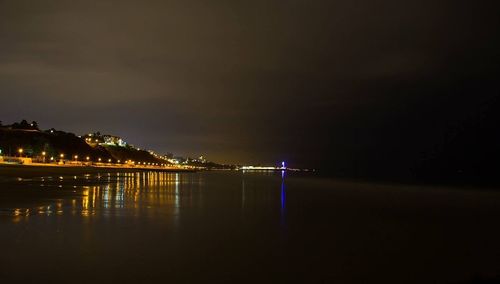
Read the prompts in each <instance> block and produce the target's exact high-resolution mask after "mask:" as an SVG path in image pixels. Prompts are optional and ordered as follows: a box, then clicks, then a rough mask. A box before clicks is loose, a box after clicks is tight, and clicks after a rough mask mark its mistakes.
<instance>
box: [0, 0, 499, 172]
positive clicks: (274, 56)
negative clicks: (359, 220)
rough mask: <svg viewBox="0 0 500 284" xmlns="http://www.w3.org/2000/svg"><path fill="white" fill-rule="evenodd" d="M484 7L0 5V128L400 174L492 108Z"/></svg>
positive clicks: (491, 48)
mask: <svg viewBox="0 0 500 284" xmlns="http://www.w3.org/2000/svg"><path fill="white" fill-rule="evenodd" d="M494 4H495V2H494V1H480V2H477V3H471V2H470V1H469V2H465V1H412V2H408V1H392V0H386V1H95V2H92V1H1V2H0V94H2V105H3V106H6V105H8V107H7V108H5V107H4V109H3V110H2V117H1V118H2V120H4V121H7V122H8V121H13V120H19V119H22V118H27V119H37V120H39V122H40V124H41V125H42V126H43V127H46V128H48V127H52V126H54V127H57V128H62V129H68V130H72V131H74V132H77V133H83V132H87V131H90V130H94V129H100V130H101V131H106V132H111V133H116V134H119V135H122V136H125V137H127V138H128V139H129V140H131V141H132V142H133V143H135V144H138V145H142V146H147V147H150V148H153V149H155V150H158V151H173V152H177V153H182V154H193V155H194V154H198V153H204V154H206V155H207V156H208V157H210V158H213V159H215V160H221V161H229V162H235V161H242V162H263V163H270V162H275V161H277V160H280V159H282V158H285V159H290V160H292V161H293V162H295V163H296V164H299V165H306V166H318V165H319V166H321V165H329V166H331V165H332V164H333V165H334V166H335V167H347V168H349V167H351V168H353V167H354V168H356V167H362V166H361V165H370V166H371V165H375V164H377V163H380V162H382V164H383V161H386V160H391V161H393V163H400V162H401V161H402V160H405V161H406V163H405V166H403V168H405V167H406V168H408V167H410V166H411V165H410V164H414V163H415V161H416V160H418V159H420V158H421V157H422V156H424V157H425V156H427V155H430V154H429V153H434V152H433V151H434V150H433V149H435V148H436V147H439V145H440V144H441V142H440V141H441V139H443V137H444V136H446V133H449V132H450V129H451V128H450V127H452V126H453V125H456V124H460V123H461V122H462V121H463V120H464V119H466V118H465V117H470V116H474V115H475V114H477V113H480V112H481V111H482V108H481V106H482V104H483V102H484V101H488V99H489V98H491V97H495V96H496V95H498V87H497V86H496V83H495V82H497V80H498V79H497V74H498V71H499V70H498V69H499V68H498V62H499V61H498V59H499V51H498V50H500V49H499V47H500V46H499V44H498V40H497V30H498V27H499V25H498V24H499V23H498V19H497V18H498V17H497V13H496V11H497V10H496V9H494V8H496V7H495V5H494ZM450 125H451V126H450ZM452 128H453V127H452ZM453 129H454V128H453ZM408 161H411V162H408Z"/></svg>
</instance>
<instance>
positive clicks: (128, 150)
mask: <svg viewBox="0 0 500 284" xmlns="http://www.w3.org/2000/svg"><path fill="white" fill-rule="evenodd" d="M0 149H1V150H2V154H4V155H7V156H15V155H18V150H19V149H23V155H24V156H27V157H32V158H35V159H36V158H41V157H42V152H45V153H46V157H47V158H48V159H50V157H54V158H55V159H57V157H59V155H60V154H64V156H65V158H67V159H73V157H74V156H75V155H77V156H78V159H79V160H84V159H86V157H89V158H90V161H98V159H99V158H100V159H101V160H102V161H108V160H109V159H111V160H112V162H117V161H118V160H120V161H126V160H133V161H138V162H139V161H140V162H148V163H166V162H165V161H163V160H160V159H157V158H155V157H154V156H152V155H151V154H150V153H148V152H147V151H144V150H136V149H134V148H132V147H119V146H100V145H97V146H90V145H88V144H87V143H86V142H85V141H84V140H83V139H82V138H80V137H78V136H76V135H75V134H73V133H68V132H63V131H56V130H53V129H52V130H47V131H41V130H38V129H18V128H15V127H10V126H9V127H0Z"/></svg>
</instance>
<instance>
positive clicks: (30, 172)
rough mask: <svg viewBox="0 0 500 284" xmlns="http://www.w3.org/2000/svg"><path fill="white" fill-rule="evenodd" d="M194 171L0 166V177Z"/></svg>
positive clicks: (154, 168)
mask: <svg viewBox="0 0 500 284" xmlns="http://www.w3.org/2000/svg"><path fill="white" fill-rule="evenodd" d="M196 171H197V170H194V169H181V168H156V167H151V168H142V167H141V168H139V167H134V168H132V167H116V166H67V165H44V164H42V165H37V164H31V165H18V164H0V177H42V176H50V175H83V174H98V173H119V172H125V173H134V172H169V173H180V172H182V173H184V172H186V173H192V172H196Z"/></svg>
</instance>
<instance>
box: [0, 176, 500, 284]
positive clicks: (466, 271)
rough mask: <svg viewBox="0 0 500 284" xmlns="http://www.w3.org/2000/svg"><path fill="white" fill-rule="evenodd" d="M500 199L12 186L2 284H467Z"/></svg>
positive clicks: (401, 191) (1, 225)
mask: <svg viewBox="0 0 500 284" xmlns="http://www.w3.org/2000/svg"><path fill="white" fill-rule="evenodd" d="M499 205H500V192H495V191H485V190H477V189H468V190H459V189H449V188H430V187H417V186H398V185H377V184H366V183H365V184H363V183H350V182H340V181H335V180H329V179H321V178H316V177H311V176H309V177H304V176H294V175H293V174H292V175H288V174H287V175H286V176H282V175H281V173H272V174H263V173H235V172H201V173H180V174H176V173H123V174H116V173H114V174H105V175H100V176H96V175H92V176H91V175H84V176H70V177H68V176H64V177H44V178H33V179H12V178H3V179H0V248H1V254H0V283H11V282H12V281H17V282H30V283H34V282H37V283H50V282H55V283H62V282H64V283H120V282H122V283H123V282H126V283H156V282H159V281H162V282H164V283H167V282H170V283H199V282H207V283H208V282H210V283H238V282H245V283H255V282H266V283H290V282H302V283H334V282H335V283H462V282H464V281H468V280H471V279H474V278H475V277H476V278H477V277H482V278H495V277H497V276H498V275H499V274H500V228H499V226H500V206H499Z"/></svg>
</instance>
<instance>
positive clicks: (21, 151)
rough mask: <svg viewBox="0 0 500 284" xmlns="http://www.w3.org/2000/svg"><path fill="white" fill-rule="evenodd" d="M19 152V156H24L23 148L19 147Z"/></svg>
mask: <svg viewBox="0 0 500 284" xmlns="http://www.w3.org/2000/svg"><path fill="white" fill-rule="evenodd" d="M17 152H19V156H20V157H22V156H23V152H24V149H23V148H19V149H18V150H17Z"/></svg>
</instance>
